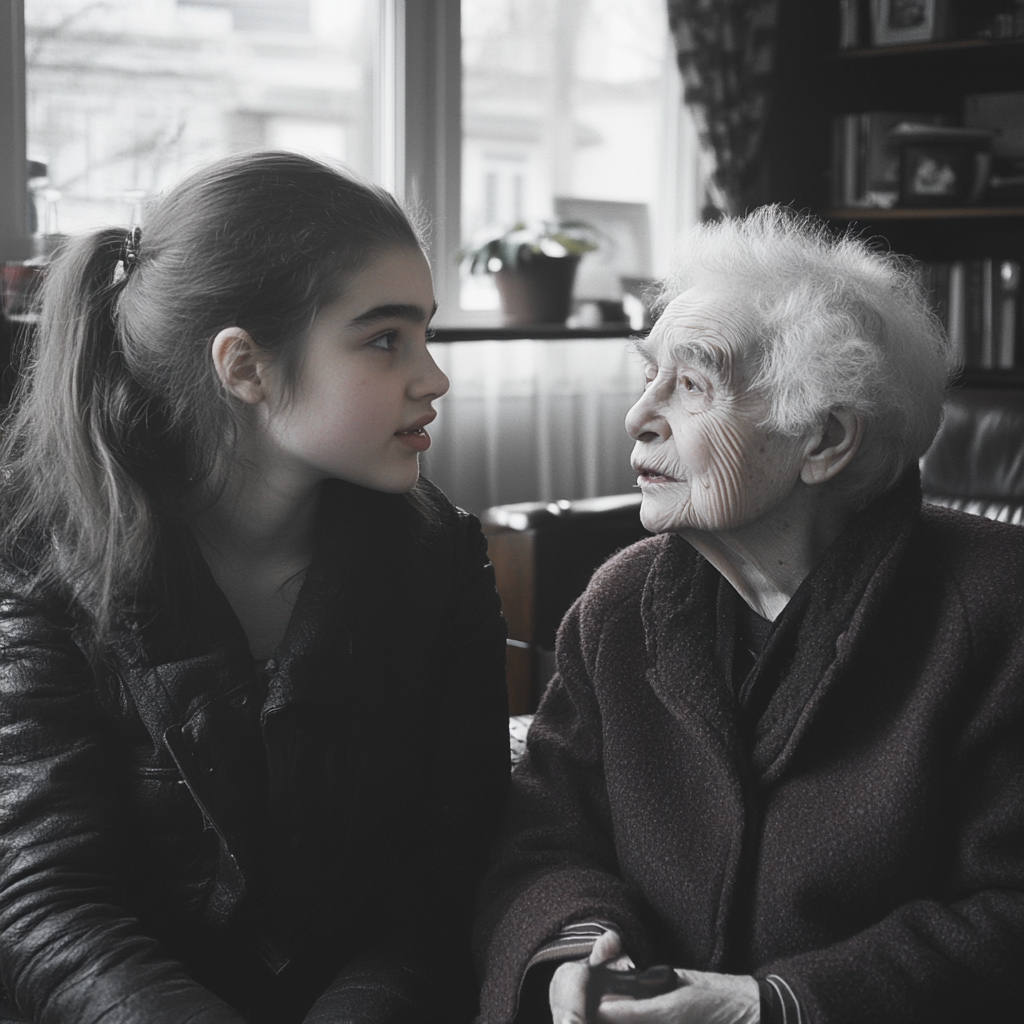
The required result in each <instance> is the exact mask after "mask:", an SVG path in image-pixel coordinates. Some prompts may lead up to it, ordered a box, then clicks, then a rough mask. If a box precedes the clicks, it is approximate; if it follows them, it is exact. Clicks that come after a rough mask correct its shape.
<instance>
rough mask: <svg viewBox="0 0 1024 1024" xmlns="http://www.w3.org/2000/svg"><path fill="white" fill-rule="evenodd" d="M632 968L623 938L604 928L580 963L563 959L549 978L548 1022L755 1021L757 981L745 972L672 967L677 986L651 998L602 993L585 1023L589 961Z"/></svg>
mask: <svg viewBox="0 0 1024 1024" xmlns="http://www.w3.org/2000/svg"><path fill="white" fill-rule="evenodd" d="M608 961H611V963H610V965H609V966H612V967H615V968H627V967H631V966H632V961H631V960H630V959H629V957H626V956H622V940H621V939H620V938H619V936H618V934H616V933H615V932H612V931H610V932H605V934H604V935H602V936H601V938H600V939H598V940H597V942H595V943H594V948H593V950H592V951H591V953H590V958H589V960H588V961H587V963H586V964H584V963H576V962H573V963H566V964H562V966H561V967H559V968H558V970H557V971H556V972H555V976H554V977H553V978H552V979H551V989H550V1002H551V1016H552V1021H553V1024H758V1021H759V1020H760V1018H761V1011H760V996H759V993H758V988H757V982H756V981H754V979H753V978H751V977H748V976H746V975H732V974H710V973H707V972H705V971H683V970H679V969H677V970H676V974H677V975H678V976H679V980H680V987H679V988H677V989H676V990H675V991H674V992H669V993H667V994H666V995H663V996H655V997H654V998H652V999H631V998H629V997H628V996H612V995H609V996H605V997H604V998H603V999H602V1000H601V1005H600V1007H599V1009H598V1012H597V1020H596V1021H590V1022H588V1021H586V1017H585V1006H586V991H587V971H588V964H600V963H607V962H608Z"/></svg>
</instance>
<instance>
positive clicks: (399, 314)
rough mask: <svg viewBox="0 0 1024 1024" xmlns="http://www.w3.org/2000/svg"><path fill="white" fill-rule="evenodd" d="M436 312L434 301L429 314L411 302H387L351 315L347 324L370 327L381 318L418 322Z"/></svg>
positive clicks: (427, 318)
mask: <svg viewBox="0 0 1024 1024" xmlns="http://www.w3.org/2000/svg"><path fill="white" fill-rule="evenodd" d="M436 312H437V303H436V302H435V303H434V306H433V308H432V309H431V310H430V314H429V315H428V314H427V311H426V310H425V309H424V308H423V307H422V306H417V305H415V304H414V303H411V302H389V303H386V304H385V305H383V306H374V307H373V308H372V309H368V310H366V312H365V313H360V314H359V316H356V317H353V318H352V319H351V320H349V322H348V326H349V327H353V328H358V327H372V326H373V324H377V323H380V322H381V321H382V320H408V321H409V323H413V324H419V323H423V322H424V321H425V320H430V319H432V318H433V316H434V314H435V313H436Z"/></svg>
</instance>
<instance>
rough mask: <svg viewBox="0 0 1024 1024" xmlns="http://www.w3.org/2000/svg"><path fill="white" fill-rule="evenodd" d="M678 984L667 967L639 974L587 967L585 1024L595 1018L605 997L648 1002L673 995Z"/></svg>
mask: <svg viewBox="0 0 1024 1024" xmlns="http://www.w3.org/2000/svg"><path fill="white" fill-rule="evenodd" d="M680 984H681V982H680V980H679V975H677V974H676V972H675V971H674V970H672V968H671V967H669V966H668V965H667V964H658V965H657V966H656V967H648V968H647V970H645V971H641V970H640V969H639V968H634V969H633V970H631V971H615V970H612V968H610V967H606V966H605V965H604V964H595V965H594V966H593V967H591V968H590V977H589V978H588V979H587V1024H594V1021H595V1020H596V1019H597V1007H598V1005H599V1004H600V1002H601V997H602V996H605V995H616V996H632V997H633V998H634V999H650V998H652V997H653V996H662V995H664V994H665V993H666V992H673V991H675V989H677V988H678V987H679V985H680Z"/></svg>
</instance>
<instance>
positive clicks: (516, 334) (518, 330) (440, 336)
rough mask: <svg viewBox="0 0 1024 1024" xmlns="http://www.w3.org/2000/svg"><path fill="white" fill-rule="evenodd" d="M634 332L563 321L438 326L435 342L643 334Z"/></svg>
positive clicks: (621, 326)
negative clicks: (507, 324) (563, 322)
mask: <svg viewBox="0 0 1024 1024" xmlns="http://www.w3.org/2000/svg"><path fill="white" fill-rule="evenodd" d="M646 333H647V331H646V330H642V331H634V330H633V328H632V327H630V326H629V324H627V323H621V324H600V325H598V326H597V327H566V326H565V324H515V325H512V326H499V327H437V328H435V330H434V338H433V340H434V341H435V342H449V341H524V340H530V341H556V340H559V341H560V340H568V339H572V338H631V337H632V336H633V335H635V334H646Z"/></svg>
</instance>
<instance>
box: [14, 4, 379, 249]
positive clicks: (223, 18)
mask: <svg viewBox="0 0 1024 1024" xmlns="http://www.w3.org/2000/svg"><path fill="white" fill-rule="evenodd" d="M376 7H377V0H345V2H344V3H338V2H336V0H220V2H209V3H205V2H202V3H200V2H196V3H193V2H184V0H25V37H26V38H25V59H26V60H25V63H26V101H27V102H26V107H27V149H28V158H29V160H31V161H35V162H36V164H37V165H41V166H36V167H35V170H36V171H37V172H41V171H42V168H43V167H45V170H46V175H45V178H46V180H45V181H40V180H39V179H40V178H41V174H37V176H36V179H35V180H34V181H33V185H34V186H35V192H36V206H37V215H38V218H39V222H40V227H41V228H42V229H43V230H46V229H47V228H49V229H50V230H51V231H52V230H60V231H62V232H65V233H72V232H78V231H83V230H87V229H89V228H93V227H96V226H98V225H101V224H110V223H115V224H116V223H124V222H125V221H126V220H128V219H130V218H131V217H132V216H133V215H134V216H139V213H140V211H139V209H138V208H139V207H140V206H141V205H142V204H143V203H144V202H145V200H146V199H147V198H148V197H150V196H153V195H155V194H157V193H159V192H160V191H162V190H164V189H166V188H168V187H169V186H170V185H172V184H173V183H174V182H175V181H177V180H178V179H179V178H180V177H182V176H183V175H184V174H186V173H187V172H188V171H189V170H191V169H192V168H194V167H196V166H198V165H199V164H202V163H205V162H208V161H210V160H213V159H216V158H217V157H221V156H224V155H226V154H228V153H232V152H238V151H241V150H246V149H262V148H274V149H291V150H298V151H301V152H304V153H309V154H311V155H315V156H321V157H326V158H328V159H332V160H338V161H341V162H343V163H345V164H347V165H348V166H349V167H351V168H352V169H353V170H355V171H357V172H358V173H360V174H364V175H372V174H373V173H374V165H373V132H374V128H373V124H374V74H375V70H376V69H375V67H374V57H375V52H376V51H375V47H374V43H373V39H374V33H375V30H376V23H377V18H376V14H377V12H376Z"/></svg>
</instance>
